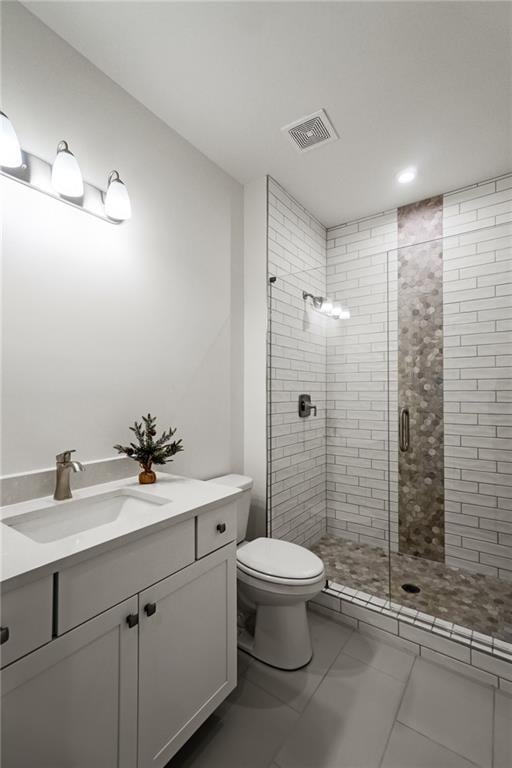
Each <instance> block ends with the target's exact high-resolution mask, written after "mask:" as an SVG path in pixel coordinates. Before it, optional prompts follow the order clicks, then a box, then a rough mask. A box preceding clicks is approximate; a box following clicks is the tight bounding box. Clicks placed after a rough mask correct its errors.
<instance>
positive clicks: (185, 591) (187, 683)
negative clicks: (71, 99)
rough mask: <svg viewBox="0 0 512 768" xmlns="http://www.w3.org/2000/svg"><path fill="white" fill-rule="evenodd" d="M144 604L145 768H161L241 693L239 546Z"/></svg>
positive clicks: (161, 586) (153, 591)
mask: <svg viewBox="0 0 512 768" xmlns="http://www.w3.org/2000/svg"><path fill="white" fill-rule="evenodd" d="M139 601H140V602H139V605H140V617H141V618H140V628H139V768H161V766H165V764H166V763H167V761H168V760H170V758H171V757H172V756H173V755H174V754H175V753H176V752H177V751H178V749H179V748H180V747H181V746H182V745H183V744H184V743H185V741H187V739H188V738H189V737H190V736H191V735H192V733H193V732H194V731H195V730H196V729H197V728H198V727H199V725H201V723H202V722H203V721H204V720H206V718H207V717H208V716H209V715H210V714H211V713H212V712H213V711H214V710H215V709H216V707H217V706H218V705H219V704H220V703H221V701H223V699H225V698H226V696H227V695H228V693H230V692H231V691H232V690H233V688H234V687H235V685H236V545H235V544H234V543H232V544H229V545H227V546H226V547H223V548H222V549H220V550H217V551H216V552H215V553H213V554H212V555H209V556H208V557H205V558H203V559H202V560H200V561H198V562H196V563H195V564H194V565H191V566H189V567H187V568H184V569H183V570H182V571H180V573H177V574H175V575H174V576H171V577H169V578H168V579H165V580H164V581H161V582H159V583H158V584H155V585H154V586H153V587H150V588H149V589H147V590H146V591H145V592H142V593H141V594H140V595H139Z"/></svg>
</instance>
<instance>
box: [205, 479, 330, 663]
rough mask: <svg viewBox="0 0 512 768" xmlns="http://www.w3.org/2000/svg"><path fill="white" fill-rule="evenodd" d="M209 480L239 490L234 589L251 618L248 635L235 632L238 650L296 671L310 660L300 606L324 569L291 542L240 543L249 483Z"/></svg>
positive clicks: (315, 590)
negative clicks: (235, 585)
mask: <svg viewBox="0 0 512 768" xmlns="http://www.w3.org/2000/svg"><path fill="white" fill-rule="evenodd" d="M211 482H215V483H218V484H220V485H230V486H232V487H233V486H234V487H237V488H241V489H243V490H244V491H245V493H244V494H243V496H242V498H241V499H240V501H239V509H238V537H237V543H238V548H237V582H238V590H237V591H238V603H239V609H241V610H242V611H244V612H245V613H247V612H249V613H252V614H253V616H252V618H253V621H251V622H250V624H251V626H253V631H248V630H247V629H239V634H238V647H239V648H240V649H241V650H243V651H245V652H246V653H249V654H250V655H251V656H253V657H254V658H256V659H258V660H259V661H262V662H264V663H265V664H269V665H271V666H273V667H277V668H278V669H285V670H293V669H299V668H300V667H303V666H305V665H306V664H307V663H308V662H309V661H310V660H311V656H312V647H311V638H310V633H309V624H308V617H307V612H306V603H307V601H308V600H311V599H312V598H313V597H315V596H316V595H317V594H318V593H319V592H320V591H321V589H322V586H323V584H324V581H325V570H324V565H323V563H322V561H321V560H320V558H319V557H317V556H316V555H315V554H314V553H313V552H310V551H309V550H308V549H305V547H301V546H299V545H297V544H291V543H290V542H287V541H282V540H280V539H270V538H258V539H254V540H253V541H245V535H246V531H247V520H248V516H249V504H250V489H251V488H252V481H251V480H250V478H247V477H245V476H242V475H225V476H223V477H218V478H214V479H213V480H212V481H211Z"/></svg>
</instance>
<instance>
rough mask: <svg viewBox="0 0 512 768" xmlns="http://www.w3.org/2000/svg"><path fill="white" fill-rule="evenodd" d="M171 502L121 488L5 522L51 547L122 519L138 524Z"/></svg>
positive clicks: (65, 502) (45, 507)
mask: <svg viewBox="0 0 512 768" xmlns="http://www.w3.org/2000/svg"><path fill="white" fill-rule="evenodd" d="M169 503H170V500H169V499H166V498H163V497H161V496H153V495H151V494H144V493H142V492H140V491H137V490H132V489H128V488H122V489H120V490H117V491H110V492H108V493H102V494H99V495H98V496H90V497H88V498H84V499H72V500H70V501H64V502H59V503H55V504H54V505H52V506H47V505H46V506H44V507H43V506H41V508H39V509H35V510H33V511H32V512H26V513H25V514H22V515H16V516H14V517H9V518H7V519H6V520H4V521H3V523H4V525H8V526H9V527H10V528H14V529H15V530H17V531H19V533H22V534H23V535H24V536H28V538H30V539H32V540H33V541H37V542H39V543H41V544H48V543H49V542H52V541H59V540H60V539H66V538H68V537H69V536H75V535H76V534H78V533H83V532H84V531H89V530H92V529H93V528H99V527H101V526H104V525H108V524H109V523H113V522H116V521H117V520H119V519H120V518H123V519H125V520H133V521H136V520H138V519H141V518H143V517H147V516H148V513H149V512H150V511H151V509H152V508H153V507H154V506H155V505H156V506H160V505H162V504H169Z"/></svg>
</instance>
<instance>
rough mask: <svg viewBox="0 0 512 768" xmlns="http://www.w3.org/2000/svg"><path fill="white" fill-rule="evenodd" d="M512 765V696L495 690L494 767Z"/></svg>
mask: <svg viewBox="0 0 512 768" xmlns="http://www.w3.org/2000/svg"><path fill="white" fill-rule="evenodd" d="M511 765H512V696H509V695H508V694H506V693H502V692H501V691H496V701H495V709H494V768H510V766H511Z"/></svg>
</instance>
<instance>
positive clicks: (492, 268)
mask: <svg viewBox="0 0 512 768" xmlns="http://www.w3.org/2000/svg"><path fill="white" fill-rule="evenodd" d="M443 205H444V210H443ZM460 205H463V203H460V202H458V201H457V199H451V200H450V196H445V198H444V203H443V202H441V212H442V213H444V215H443V223H444V232H440V233H439V236H437V237H433V238H430V239H425V240H422V239H421V237H420V238H419V240H418V241H417V242H399V248H398V249H397V251H396V259H397V271H396V288H397V305H396V307H395V306H394V305H393V304H392V303H390V307H389V310H390V323H392V322H394V318H396V322H397V349H396V352H397V364H396V366H392V367H390V380H392V379H396V382H397V392H398V399H397V402H396V403H395V407H393V406H392V405H391V404H390V415H391V424H393V422H394V424H395V428H394V430H393V431H394V433H395V436H396V437H395V445H396V448H395V452H394V455H393V457H392V458H393V462H395V463H396V466H397V469H398V472H397V474H396V497H397V500H398V503H397V509H396V514H397V522H398V541H397V544H398V546H397V551H396V552H394V553H392V554H391V559H390V563H391V573H390V577H391V579H390V580H391V584H390V587H391V598H392V600H393V601H395V602H397V603H400V604H401V605H403V606H407V607H408V608H409V609H410V611H411V612H412V613H414V612H416V611H417V612H418V615H419V618H420V620H421V622H422V623H423V625H425V626H426V627H431V628H432V629H433V631H436V630H437V631H439V630H442V631H444V632H445V633H447V635H448V636H453V637H458V636H463V635H466V636H467V633H468V631H469V632H470V633H471V632H477V633H479V639H480V642H482V643H483V644H484V645H485V643H486V642H487V644H488V645H489V646H491V645H492V642H493V638H497V639H499V640H504V641H508V642H510V641H512V439H511V438H512V237H511V236H510V234H509V232H508V231H507V226H506V225H505V224H504V225H499V224H494V225H489V224H488V221H489V219H483V220H482V226H480V227H479V226H478V220H476V221H475V223H474V224H473V225H472V226H473V229H471V228H469V226H466V227H464V228H462V227H460V225H458V226H457V224H456V223H455V220H454V223H453V225H452V224H451V223H450V217H449V216H448V211H449V206H452V208H455V209H456V213H455V214H454V215H455V216H457V212H458V211H459V210H460V208H459V206H460ZM486 205H489V201H488V199H487V200H486V199H485V198H483V199H482V200H479V199H477V198H475V199H474V201H473V202H472V203H471V201H470V205H468V204H466V207H469V208H470V209H472V206H475V208H474V210H476V211H477V213H478V211H479V210H480V209H483V208H485V206H486ZM457 218H458V217H457ZM475 219H476V216H475ZM493 221H494V219H493ZM486 222H487V223H486ZM399 233H400V221H399ZM434 234H435V233H434ZM404 236H408V237H409V238H411V233H410V232H409V233H407V231H406V230H405V234H404ZM394 258H395V253H393V254H390V259H394ZM390 275H391V272H390ZM391 315H392V316H391ZM392 451H393V449H392ZM485 638H487V640H485Z"/></svg>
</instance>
